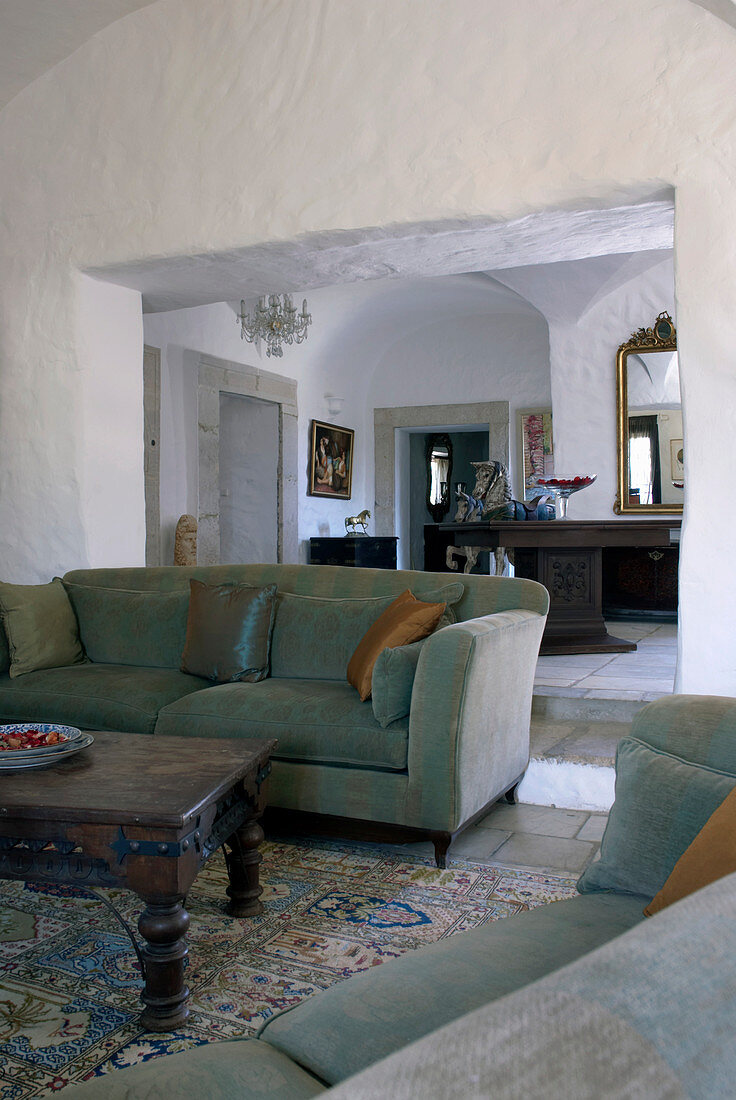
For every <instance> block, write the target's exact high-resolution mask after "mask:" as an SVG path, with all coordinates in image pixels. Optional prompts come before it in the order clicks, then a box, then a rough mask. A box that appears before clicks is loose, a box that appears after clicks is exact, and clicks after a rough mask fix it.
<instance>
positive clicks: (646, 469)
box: [613, 313, 685, 515]
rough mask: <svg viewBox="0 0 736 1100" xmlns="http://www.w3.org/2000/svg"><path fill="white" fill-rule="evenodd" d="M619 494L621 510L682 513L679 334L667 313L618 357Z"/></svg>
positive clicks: (635, 336) (639, 333) (616, 506)
mask: <svg viewBox="0 0 736 1100" xmlns="http://www.w3.org/2000/svg"><path fill="white" fill-rule="evenodd" d="M616 418H617V436H618V493H617V496H616V501H615V503H614V506H613V510H614V512H615V513H616V514H617V515H620V514H622V513H624V514H631V513H634V514H637V513H639V514H640V513H644V514H651V513H659V514H668V513H669V514H674V513H680V512H682V502H683V491H684V484H685V480H684V466H683V458H684V441H683V431H682V401H681V397H680V371H679V366H678V362H677V334H676V332H675V326H674V324H673V323H672V318H671V317H670V315H669V313H660V314H659V315H658V316H657V319H656V320H655V322H654V324H653V325H652V327H651V328H640V329H639V330H638V331H637V332H635V333H634V334H633V335H632V336H631V338H630V339H629V340H627V341H626V343H625V344H621V346H620V348H619V349H618V353H617V356H616Z"/></svg>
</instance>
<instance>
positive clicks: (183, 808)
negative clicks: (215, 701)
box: [0, 731, 276, 1031]
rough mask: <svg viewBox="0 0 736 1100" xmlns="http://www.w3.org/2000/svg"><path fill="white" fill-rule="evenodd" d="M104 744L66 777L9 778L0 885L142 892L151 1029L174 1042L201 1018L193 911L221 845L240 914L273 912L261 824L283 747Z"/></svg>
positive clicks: (1, 802) (133, 739)
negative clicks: (191, 953) (188, 969)
mask: <svg viewBox="0 0 736 1100" xmlns="http://www.w3.org/2000/svg"><path fill="white" fill-rule="evenodd" d="M92 732H93V734H94V737H95V743H94V744H93V745H91V746H90V747H89V748H88V749H83V750H82V751H81V752H79V753H77V754H76V755H75V756H72V757H70V758H69V759H68V760H66V761H64V762H62V763H60V764H57V765H56V766H55V767H48V768H34V769H31V770H28V771H12V772H2V773H0V878H11V879H25V880H29V881H34V882H42V883H43V882H45V883H64V884H67V885H71V886H80V887H86V888H96V887H100V886H102V887H110V886H116V887H117V886H125V887H128V888H129V889H131V890H134V891H135V892H136V893H137V894H138V895H139V897H140V898H141V899H142V900H143V902H144V904H145V909H144V911H143V913H142V914H141V917H140V920H139V922H138V929H139V931H140V934H141V935H142V937H143V939H144V941H145V942H144V944H143V947H142V950H141V952H140V957H141V962H142V966H143V970H144V973H143V978H144V988H143V992H142V993H141V999H142V1001H143V1002H144V1005H145V1008H144V1009H143V1012H142V1014H141V1023H142V1024H143V1026H144V1027H146V1028H147V1029H148V1030H150V1031H170V1030H171V1029H172V1028H175V1027H180V1026H181V1025H182V1024H183V1023H184V1022H185V1020H186V1019H187V1016H188V1015H189V1008H188V1005H187V1000H188V997H189V990H188V989H187V988H186V986H185V984H184V960H185V959H186V955H187V946H186V942H185V940H184V935H185V933H186V930H187V928H188V926H189V916H188V914H187V912H186V910H185V908H184V901H185V899H186V895H187V892H188V890H189V888H190V887H191V885H192V883H193V882H194V879H195V878H196V876H197V873H198V871H199V870H200V868H201V867H202V866H203V864H204V863H205V861H206V860H207V859H208V857H209V856H210V855H212V853H213V852H214V851H216V850H217V848H219V847H220V846H221V845H223V844H225V845H226V846H227V847H226V851H225V855H226V859H227V868H228V876H229V879H230V885H229V886H228V888H227V893H228V896H229V898H230V903H229V911H230V913H232V915H233V916H235V917H249V916H254V915H257V914H258V913H260V912H262V910H263V907H262V905H261V902H260V900H259V899H260V894H261V893H262V888H261V886H260V885H259V882H258V864H259V863H260V860H261V856H260V854H259V852H258V846H259V844H260V843H261V841H262V840H263V830H262V828H261V826H260V824H259V820H258V819H259V818H260V816H261V814H262V812H263V809H264V805H265V803H264V797H263V796H264V783H265V780H266V777H267V775H268V773H269V771H270V763H269V756H270V753H271V752H272V751H273V749H274V747H275V745H276V742H275V741H256V740H245V739H237V740H236V739H234V738H227V739H226V738H222V739H220V738H217V739H209V738H200V737H145V736H136V735H134V734H125V733H98V732H95V731H92Z"/></svg>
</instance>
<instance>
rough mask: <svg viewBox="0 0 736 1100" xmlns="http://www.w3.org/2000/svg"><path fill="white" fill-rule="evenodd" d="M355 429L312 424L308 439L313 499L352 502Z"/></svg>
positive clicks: (320, 423)
mask: <svg viewBox="0 0 736 1100" xmlns="http://www.w3.org/2000/svg"><path fill="white" fill-rule="evenodd" d="M354 439H355V432H354V431H353V430H352V428H338V427H337V425H335V424H324V423H323V422H322V421H321V420H313V421H312V430H311V433H310V437H309V489H308V490H307V492H308V493H309V495H310V496H313V497H335V498H336V499H337V500H350V494H351V492H352V487H353V442H354Z"/></svg>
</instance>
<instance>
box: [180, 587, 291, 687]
mask: <svg viewBox="0 0 736 1100" xmlns="http://www.w3.org/2000/svg"><path fill="white" fill-rule="evenodd" d="M189 583H190V586H191V591H190V594H189V616H188V618H187V639H186V644H185V646H184V652H183V654H182V659H181V670H182V672H188V673H190V674H191V675H192V676H203V677H205V679H207V680H214V681H215V682H216V683H218V684H229V683H232V682H233V681H235V680H245V681H247V682H248V683H256V682H257V681H258V680H263V679H265V677H266V676H268V666H269V654H270V649H271V634H272V631H273V619H274V610H275V601H276V585H275V584H267V585H266V586H265V588H253V587H251V585H249V584H204V583H203V582H202V581H197V580H194V579H192V580H191V581H190V582H189Z"/></svg>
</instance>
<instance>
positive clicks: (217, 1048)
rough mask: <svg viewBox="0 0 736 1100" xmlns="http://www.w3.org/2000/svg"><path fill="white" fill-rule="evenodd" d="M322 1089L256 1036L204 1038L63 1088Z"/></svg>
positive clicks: (251, 1097) (176, 1097)
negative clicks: (206, 1040) (208, 1040)
mask: <svg viewBox="0 0 736 1100" xmlns="http://www.w3.org/2000/svg"><path fill="white" fill-rule="evenodd" d="M324 1091H325V1087H324V1085H323V1084H321V1083H320V1082H319V1081H315V1079H314V1077H312V1076H311V1075H310V1074H309V1073H307V1072H306V1071H305V1070H303V1069H301V1068H300V1067H299V1066H297V1065H294V1063H293V1062H292V1061H291V1060H290V1059H289V1058H287V1057H286V1056H285V1055H283V1054H281V1053H279V1051H277V1050H273V1049H272V1048H271V1047H269V1045H268V1043H261V1042H259V1041H258V1040H257V1039H233V1040H230V1041H228V1042H224V1043H223V1042H219V1043H203V1044H202V1045H201V1046H196V1047H191V1048H190V1049H189V1050H185V1051H180V1052H179V1053H178V1054H167V1055H166V1056H165V1057H164V1058H152V1059H151V1060H150V1061H148V1062H143V1063H141V1064H139V1065H136V1066H131V1067H130V1068H128V1069H121V1070H115V1072H114V1073H106V1074H104V1075H103V1076H102V1077H93V1078H92V1079H91V1080H90V1081H86V1082H84V1083H83V1084H81V1085H68V1086H67V1088H66V1093H67V1097H68V1098H69V1100H74V1098H75V1097H77V1096H78V1097H79V1100H95V1098H99V1100H133V1098H134V1097H136V1098H137V1100H162V1098H163V1097H165V1098H166V1100H192V1097H193V1096H202V1097H206V1098H207V1100H235V1098H242V1100H246V1098H247V1100H261V1097H263V1100H307V1098H308V1097H311V1096H318V1095H319V1094H320V1093H322V1092H324Z"/></svg>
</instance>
